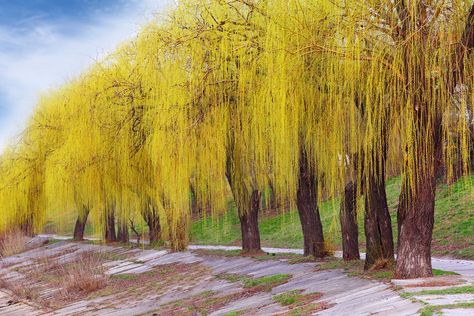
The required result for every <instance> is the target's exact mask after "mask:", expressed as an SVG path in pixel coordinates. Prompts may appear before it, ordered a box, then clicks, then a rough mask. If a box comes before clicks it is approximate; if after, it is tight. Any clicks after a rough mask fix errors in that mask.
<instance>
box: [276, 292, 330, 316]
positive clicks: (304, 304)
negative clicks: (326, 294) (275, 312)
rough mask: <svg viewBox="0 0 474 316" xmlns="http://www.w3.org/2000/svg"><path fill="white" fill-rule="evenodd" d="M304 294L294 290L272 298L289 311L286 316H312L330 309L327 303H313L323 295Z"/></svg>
mask: <svg viewBox="0 0 474 316" xmlns="http://www.w3.org/2000/svg"><path fill="white" fill-rule="evenodd" d="M302 292H303V290H293V291H289V292H285V293H281V294H278V295H274V296H273V297H272V298H273V300H274V301H275V302H278V303H279V304H280V305H282V306H286V307H287V308H288V309H289V312H287V313H286V314H285V315H311V314H313V313H315V312H318V311H321V310H323V309H327V308H329V307H330V305H329V304H327V303H326V302H317V303H313V302H314V301H316V300H319V299H320V298H321V296H322V293H309V294H302Z"/></svg>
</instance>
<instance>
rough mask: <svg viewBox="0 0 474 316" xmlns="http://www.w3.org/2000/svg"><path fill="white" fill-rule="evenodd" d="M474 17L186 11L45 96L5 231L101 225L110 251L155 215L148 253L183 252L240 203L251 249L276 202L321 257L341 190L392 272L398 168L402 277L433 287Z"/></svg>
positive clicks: (371, 252)
mask: <svg viewBox="0 0 474 316" xmlns="http://www.w3.org/2000/svg"><path fill="white" fill-rule="evenodd" d="M471 6H472V3H471V2H470V1H462V0H455V1H416V0H413V1H404V0H399V1H389V0H366V1H358V2H355V1H354V2H348V1H329V0H299V1H297V0H294V1H281V0H262V1H247V0H236V1H220V0H206V1H197V0H186V1H180V2H179V3H178V4H177V7H176V9H175V10H174V11H173V13H172V14H170V16H169V18H168V19H167V20H164V21H160V22H153V23H151V24H148V25H146V26H145V27H144V28H143V30H142V31H141V32H140V33H139V34H138V36H137V38H135V39H134V40H133V41H130V42H128V43H125V44H124V45H123V46H121V47H119V48H118V49H117V50H116V51H115V52H114V53H112V54H110V55H109V56H108V57H107V58H105V59H104V60H102V61H100V62H98V63H96V64H94V65H93V66H92V67H91V68H90V69H89V70H87V71H86V72H85V73H84V74H83V75H82V76H80V77H79V78H77V79H76V80H74V81H72V82H69V83H67V84H65V86H64V87H62V88H61V89H59V90H57V91H55V92H52V93H51V94H49V95H46V96H45V97H44V98H42V99H41V101H40V102H39V105H38V106H39V107H38V110H37V112H35V114H34V115H33V117H32V119H31V121H30V122H29V125H28V128H27V129H26V131H25V133H24V134H23V135H22V138H21V140H20V143H19V144H18V145H17V146H14V147H12V148H11V149H9V150H8V151H7V152H5V153H4V155H3V156H2V158H1V161H0V175H1V177H0V184H1V186H0V205H1V207H2V212H3V214H4V216H2V217H1V219H0V220H1V224H2V227H3V228H6V227H9V226H11V225H18V226H23V227H24V229H25V230H26V231H28V232H34V231H38V230H39V229H40V228H41V226H42V224H43V223H44V221H45V220H46V219H47V218H48V219H55V220H56V221H64V218H65V217H73V218H74V219H76V228H77V233H75V236H76V237H77V239H80V238H82V237H83V234H84V227H85V223H86V221H87V220H88V219H89V220H90V221H91V223H92V224H93V226H94V227H95V228H96V230H98V231H99V232H100V233H101V234H102V235H103V236H104V237H105V238H106V239H108V240H109V241H113V240H115V239H116V237H117V236H116V226H118V227H119V232H121V235H122V236H126V235H127V234H128V225H129V224H130V223H134V221H135V219H136V218H139V217H142V218H143V220H144V221H145V222H146V224H147V226H148V227H149V234H150V241H151V242H157V241H160V240H164V241H169V243H170V246H171V248H172V249H173V250H183V249H185V248H186V246H187V244H188V239H189V236H188V235H189V226H190V216H191V208H192V204H193V203H196V204H198V206H199V208H201V209H205V208H207V207H208V206H211V214H212V216H218V215H219V214H220V212H223V211H225V206H226V202H227V197H228V195H229V194H231V195H232V196H233V199H234V201H235V204H236V207H237V212H238V216H239V219H240V223H241V232H242V246H243V250H244V251H247V252H254V251H259V250H260V247H261V245H260V233H259V228H258V215H259V209H260V205H261V203H260V200H261V194H262V192H264V191H265V190H267V188H268V187H272V191H273V193H274V194H275V196H276V197H277V199H279V202H280V204H285V203H286V202H288V205H289V208H293V207H296V208H297V209H298V212H299V216H300V220H301V225H302V230H303V236H304V252H305V254H307V255H313V256H316V257H322V256H324V255H325V254H326V253H327V250H328V248H329V247H328V241H327V238H326V239H325V236H323V230H322V225H321V220H320V215H319V210H318V203H319V201H321V200H322V199H323V198H324V199H331V198H335V197H336V196H338V195H342V194H343V193H345V196H346V200H345V201H343V203H342V204H343V207H342V210H343V212H342V214H343V215H344V209H346V208H350V207H353V206H354V205H355V201H356V195H357V194H359V195H364V197H365V214H364V217H365V220H364V223H365V225H364V226H365V234H366V240H367V247H366V248H367V261H366V266H367V267H369V266H370V265H372V264H373V263H375V262H376V261H377V260H380V259H385V260H393V258H394V247H393V238H392V224H391V222H390V216H389V213H388V207H387V198H386V193H385V179H386V176H387V175H386V168H387V164H388V162H389V161H390V162H393V161H397V160H401V161H402V163H395V164H394V165H395V166H391V167H392V172H395V173H400V174H401V175H402V192H401V195H400V203H399V207H398V225H399V230H398V231H399V236H398V258H397V275H398V276H400V277H417V276H426V275H430V274H431V253H430V243H431V234H432V228H433V219H434V197H435V189H436V176H437V174H438V173H439V172H438V170H440V169H441V166H444V168H446V170H447V175H448V177H450V176H454V174H456V172H455V171H454V170H455V168H457V169H459V168H460V169H461V170H462V172H464V173H467V172H468V167H469V158H470V157H469V156H470V153H471V151H470V148H471V147H472V146H471V140H470V133H472V131H470V129H471V128H472V112H473V109H472V104H473V103H472V89H471V86H472V80H473V75H472V66H473V65H472V63H473V60H472V56H471V50H472V48H473V45H474V39H473V36H474V35H473V33H474V31H473V29H474V27H473V24H472V23H473V14H474V13H473V9H472V8H471ZM469 10H470V12H469ZM394 139H397V141H392V140H394ZM400 158H402V159H400ZM393 170H395V171H393ZM348 181H349V183H350V184H351V185H350V186H346V187H345V185H346V184H347V182H348ZM351 205H352V206H351ZM334 215H336V213H334ZM335 217H336V216H334V218H335ZM125 238H126V237H125ZM351 238H354V239H355V237H351ZM353 244H354V242H353ZM355 244H357V242H356V243H355Z"/></svg>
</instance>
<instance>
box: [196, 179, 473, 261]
mask: <svg viewBox="0 0 474 316" xmlns="http://www.w3.org/2000/svg"><path fill="white" fill-rule="evenodd" d="M399 193H400V178H393V179H390V180H389V181H387V198H388V205H389V208H390V213H391V215H392V224H393V228H394V240H395V241H396V236H397V218H396V209H397V205H398V195H399ZM360 202H361V203H359V205H360V206H361V207H360V208H359V242H360V245H361V250H363V249H364V247H365V237H364V231H363V208H362V207H363V203H362V201H360ZM339 203H340V202H339V200H331V201H326V202H324V203H322V204H321V205H320V212H321V220H322V223H323V228H324V233H325V238H326V240H328V241H329V242H330V243H331V244H332V246H333V247H334V248H335V249H339V248H340V243H341V241H340V239H341V238H340V226H339V218H338V217H339V216H338V215H339ZM260 234H261V239H262V244H263V246H268V247H285V248H286V247H287V248H301V247H302V246H303V236H302V233H301V226H300V223H299V217H298V213H297V211H296V210H291V211H287V212H283V213H282V214H275V213H271V212H262V213H261V215H260ZM191 243H194V244H220V245H240V223H239V219H238V217H237V213H236V209H235V206H234V205H230V207H229V211H228V212H227V213H226V214H225V215H224V216H222V217H220V218H217V219H212V218H206V219H201V220H196V221H193V223H192V227H191ZM433 253H434V254H435V255H438V256H451V257H457V258H466V259H474V176H472V177H470V178H465V179H462V180H460V181H458V182H457V183H455V184H454V185H451V186H447V185H445V184H440V185H438V189H437V197H436V206H435V228H434V231H433Z"/></svg>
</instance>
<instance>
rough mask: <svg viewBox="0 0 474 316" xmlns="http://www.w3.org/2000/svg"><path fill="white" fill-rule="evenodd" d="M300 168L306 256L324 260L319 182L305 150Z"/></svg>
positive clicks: (300, 208)
mask: <svg viewBox="0 0 474 316" xmlns="http://www.w3.org/2000/svg"><path fill="white" fill-rule="evenodd" d="M299 167H300V168H299V179H298V189H297V192H296V204H297V207H298V214H299V216H300V222H301V228H302V230H303V240H304V255H305V256H310V255H311V256H314V257H315V258H323V257H324V256H325V255H326V250H325V248H324V235H323V226H322V224H321V217H320V215H319V208H318V197H317V192H318V182H317V179H316V175H315V172H314V169H313V168H312V167H311V166H310V163H309V160H308V156H307V154H306V151H305V150H304V149H301V150H300V166H299Z"/></svg>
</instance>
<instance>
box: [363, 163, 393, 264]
mask: <svg viewBox="0 0 474 316" xmlns="http://www.w3.org/2000/svg"><path fill="white" fill-rule="evenodd" d="M377 168H378V167H375V169H377ZM381 173H382V174H380V175H378V176H376V175H374V173H371V174H369V175H368V176H367V185H366V186H365V187H366V193H365V216H364V224H365V225H364V231H365V239H366V251H367V254H366V258H365V269H369V268H370V267H371V266H372V265H374V263H376V262H377V261H378V260H383V259H386V260H394V247H393V232H392V221H391V218H390V213H389V211H388V205H387V194H386V192H385V179H384V177H385V175H384V173H383V171H382V172H381Z"/></svg>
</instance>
